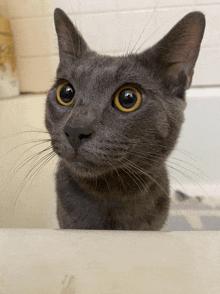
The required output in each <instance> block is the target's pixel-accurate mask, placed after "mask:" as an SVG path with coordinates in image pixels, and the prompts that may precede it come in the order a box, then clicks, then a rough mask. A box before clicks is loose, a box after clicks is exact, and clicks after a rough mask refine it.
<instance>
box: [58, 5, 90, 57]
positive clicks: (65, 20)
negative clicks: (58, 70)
mask: <svg viewBox="0 0 220 294" xmlns="http://www.w3.org/2000/svg"><path fill="white" fill-rule="evenodd" d="M54 22H55V28H56V32H57V37H58V46H59V55H60V60H62V58H64V57H66V56H67V55H71V57H73V58H78V57H79V56H81V55H82V54H84V53H85V52H86V51H89V47H88V46H87V44H86V42H85V41H84V39H83V38H82V36H81V35H80V33H79V32H78V30H77V29H76V27H75V26H74V25H73V23H72V21H71V20H70V19H69V17H68V16H67V15H66V14H65V12H64V11H63V10H61V9H60V8H56V9H55V11H54Z"/></svg>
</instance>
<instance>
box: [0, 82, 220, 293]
mask: <svg viewBox="0 0 220 294" xmlns="http://www.w3.org/2000/svg"><path fill="white" fill-rule="evenodd" d="M187 97H188V98H187V102H188V106H187V108H186V110H185V114H186V120H185V123H184V126H183V130H182V133H181V136H180V139H179V144H178V146H177V149H176V151H174V152H173V153H172V154H171V157H170V158H169V160H168V164H169V165H170V166H172V167H173V168H170V179H171V187H172V188H171V192H173V189H180V190H182V191H183V192H186V193H188V194H189V195H200V196H207V197H208V196H213V197H219V196H220V195H219V191H220V136H219V134H220V115H219V114H220V89H219V88H216V89H191V90H189V91H188V94H187ZM199 97H200V98H199ZM45 99H46V95H35V96H34V95H32V96H30V95H27V96H22V97H20V98H15V99H8V100H4V101H0V126H1V127H0V179H1V180H0V203H1V213H0V227H2V228H57V227H58V224H57V220H56V215H55V210H56V204H55V202H56V195H55V184H54V172H55V167H56V159H55V158H54V159H53V160H52V161H50V162H49V163H47V164H46V165H45V166H43V167H42V169H40V170H39V172H37V177H35V176H36V174H34V172H33V176H31V175H32V173H31V174H29V175H28V178H25V177H26V175H27V174H28V172H29V171H30V169H31V166H32V165H34V164H35V163H36V162H35V161H34V159H35V158H33V160H30V161H29V162H27V160H28V158H29V156H33V155H34V154H36V153H37V152H40V151H42V150H43V149H44V148H46V147H49V142H47V143H43V144H41V145H38V146H35V147H33V146H34V145H36V144H38V143H37V142H33V143H30V141H31V140H35V141H36V140H39V139H43V138H48V135H45V134H42V133H39V134H37V133H35V132H31V133H29V132H27V133H21V132H25V131H35V130H39V129H44V111H45V110H44V104H45ZM28 142H29V143H28ZM22 144H23V145H22ZM29 148H32V149H30V150H28V149H29ZM178 148H180V149H181V151H180V150H178ZM7 152H8V153H7ZM45 154H46V153H45ZM43 155H44V154H42V155H41V156H40V157H39V158H38V159H39V160H40V158H42V157H43ZM29 159H30V158H29ZM19 167H20V168H19ZM39 167H40V166H39ZM37 168H38V166H37V167H36V168H35V171H37ZM25 179H28V180H27V181H26V180H25ZM10 294H11V293H10Z"/></svg>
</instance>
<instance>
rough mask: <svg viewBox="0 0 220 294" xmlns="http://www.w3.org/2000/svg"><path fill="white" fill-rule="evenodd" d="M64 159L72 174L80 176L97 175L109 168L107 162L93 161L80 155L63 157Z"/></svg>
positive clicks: (107, 170)
mask: <svg viewBox="0 0 220 294" xmlns="http://www.w3.org/2000/svg"><path fill="white" fill-rule="evenodd" d="M64 161H65V162H66V164H67V165H68V167H69V168H70V170H71V171H72V172H73V173H74V174H76V175H78V176H82V177H97V176H100V175H103V174H105V173H107V172H109V171H110V170H111V165H110V164H109V163H108V162H93V161H91V160H89V159H87V158H85V157H83V156H81V155H77V156H74V158H71V159H70V158H65V159H64Z"/></svg>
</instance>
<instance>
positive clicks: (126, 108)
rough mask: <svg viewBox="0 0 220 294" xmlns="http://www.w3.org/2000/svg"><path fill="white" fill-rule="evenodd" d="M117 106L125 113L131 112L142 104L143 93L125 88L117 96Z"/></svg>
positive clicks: (115, 101)
mask: <svg viewBox="0 0 220 294" xmlns="http://www.w3.org/2000/svg"><path fill="white" fill-rule="evenodd" d="M114 104H115V106H116V107H117V108H118V109H119V110H121V111H123V112H131V111H134V110H135V109H137V108H138V106H139V105H140V104H141V93H140V92H139V91H138V90H137V89H135V88H134V87H130V86H127V87H123V88H121V89H120V90H118V92H117V93H116V95H115V99H114Z"/></svg>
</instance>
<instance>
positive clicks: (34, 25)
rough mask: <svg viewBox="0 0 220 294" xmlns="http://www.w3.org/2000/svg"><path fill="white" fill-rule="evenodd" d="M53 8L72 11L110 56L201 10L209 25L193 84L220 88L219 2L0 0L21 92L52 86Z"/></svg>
mask: <svg viewBox="0 0 220 294" xmlns="http://www.w3.org/2000/svg"><path fill="white" fill-rule="evenodd" d="M55 7H60V8H62V9H63V10H65V12H66V13H68V15H69V16H70V18H71V19H72V20H73V22H74V23H75V24H77V26H78V28H79V30H80V31H81V32H82V34H83V36H84V38H85V39H86V41H87V42H88V44H89V45H90V47H91V48H92V49H95V50H97V51H98V52H100V53H110V54H121V53H125V52H127V51H128V50H129V51H131V50H132V49H134V51H135V50H137V49H139V50H141V49H145V48H147V47H148V46H149V45H152V44H153V43H154V42H156V41H158V40H159V39H160V38H161V37H162V36H163V35H164V34H165V33H166V32H167V31H169V29H171V27H172V26H173V25H174V24H175V23H176V22H177V21H178V20H179V19H180V18H182V17H183V16H184V15H185V14H186V13H188V12H190V11H193V10H200V11H202V12H204V13H205V15H206V20H207V27H206V32H205V37H204V40H203V43H202V50H201V53H200V57H199V61H198V63H197V66H196V72H195V76H194V82H193V85H197V86H198V85H219V84H220V0H179V1H177V0H109V1H103V0H19V1H18V0H4V1H3V0H1V4H0V14H3V15H4V16H8V17H9V18H10V20H11V25H12V30H13V33H14V41H15V48H16V54H17V65H18V72H19V76H20V80H21V91H23V92H33V91H37V92H39V91H46V90H48V88H49V87H50V85H51V83H52V82H53V79H54V76H55V70H56V66H57V63H58V51H57V40H56V35H55V31H54V25H53V11H54V8H55ZM137 41H138V42H137ZM136 43H137V44H136ZM135 45H136V46H135ZM141 45H143V46H142V47H141V48H140V46H141Z"/></svg>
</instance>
